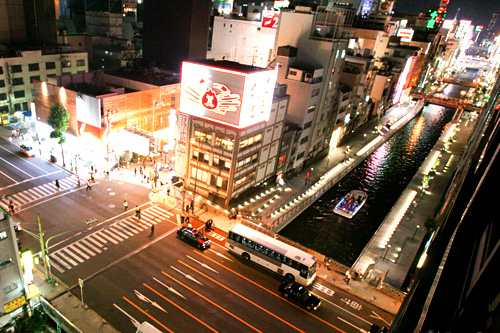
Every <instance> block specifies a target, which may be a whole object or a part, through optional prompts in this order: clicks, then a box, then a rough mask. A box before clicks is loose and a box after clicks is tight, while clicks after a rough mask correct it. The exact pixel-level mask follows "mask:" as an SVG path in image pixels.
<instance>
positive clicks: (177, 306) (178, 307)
mask: <svg viewBox="0 0 500 333" xmlns="http://www.w3.org/2000/svg"><path fill="white" fill-rule="evenodd" d="M143 286H145V287H146V288H148V289H149V290H151V291H152V292H154V293H155V294H156V295H158V296H160V297H161V298H163V299H164V300H165V301H167V302H169V303H170V304H172V305H173V306H175V307H176V308H177V309H179V310H181V311H182V312H184V313H185V314H187V315H188V316H189V317H191V318H193V319H194V320H196V321H197V322H199V323H200V324H202V325H203V326H205V327H206V328H208V329H209V330H211V331H212V332H218V331H217V330H215V329H214V328H212V327H210V326H208V324H207V323H205V322H204V321H202V320H200V319H198V317H196V316H193V315H192V314H191V313H189V312H188V311H186V310H184V309H183V308H182V307H181V306H179V305H177V304H176V303H174V302H173V301H171V300H169V299H168V298H166V297H165V296H163V295H162V294H160V293H159V292H158V291H156V290H155V289H153V288H152V287H150V286H148V285H147V284H145V283H143Z"/></svg>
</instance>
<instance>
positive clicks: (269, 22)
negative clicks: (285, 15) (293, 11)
mask: <svg viewBox="0 0 500 333" xmlns="http://www.w3.org/2000/svg"><path fill="white" fill-rule="evenodd" d="M279 18H280V12H275V11H274V10H264V11H263V13H262V27H263V28H272V29H276V28H278V21H279Z"/></svg>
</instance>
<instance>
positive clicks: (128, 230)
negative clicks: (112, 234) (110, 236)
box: [113, 222, 135, 237]
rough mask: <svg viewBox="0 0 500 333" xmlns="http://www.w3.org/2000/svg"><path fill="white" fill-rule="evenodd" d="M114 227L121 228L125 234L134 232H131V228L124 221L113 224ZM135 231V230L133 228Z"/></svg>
mask: <svg viewBox="0 0 500 333" xmlns="http://www.w3.org/2000/svg"><path fill="white" fill-rule="evenodd" d="M113 226H114V227H115V228H117V229H120V230H122V231H123V232H124V233H126V234H127V235H129V237H130V236H135V234H134V233H133V232H132V230H130V227H129V226H128V225H126V224H125V223H122V222H120V223H117V224H115V225H113ZM134 231H135V230H134Z"/></svg>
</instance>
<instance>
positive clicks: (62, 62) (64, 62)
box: [61, 60, 71, 68]
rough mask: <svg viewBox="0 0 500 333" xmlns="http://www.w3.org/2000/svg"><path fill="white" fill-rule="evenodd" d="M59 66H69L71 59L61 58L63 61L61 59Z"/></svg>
mask: <svg viewBox="0 0 500 333" xmlns="http://www.w3.org/2000/svg"><path fill="white" fill-rule="evenodd" d="M61 67H62V68H70V67H71V60H63V61H61Z"/></svg>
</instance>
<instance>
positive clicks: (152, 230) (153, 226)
mask: <svg viewBox="0 0 500 333" xmlns="http://www.w3.org/2000/svg"><path fill="white" fill-rule="evenodd" d="M154 234H155V225H154V224H153V225H152V226H151V234H150V235H149V237H153V235H154Z"/></svg>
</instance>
